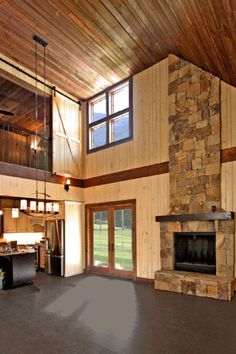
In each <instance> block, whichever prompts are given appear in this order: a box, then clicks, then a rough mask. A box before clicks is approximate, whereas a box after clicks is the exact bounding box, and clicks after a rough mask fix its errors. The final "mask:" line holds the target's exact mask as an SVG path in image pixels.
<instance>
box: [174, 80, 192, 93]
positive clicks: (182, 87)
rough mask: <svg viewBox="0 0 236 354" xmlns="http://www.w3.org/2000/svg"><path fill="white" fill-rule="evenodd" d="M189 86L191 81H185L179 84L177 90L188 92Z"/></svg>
mask: <svg viewBox="0 0 236 354" xmlns="http://www.w3.org/2000/svg"><path fill="white" fill-rule="evenodd" d="M188 87H189V82H183V83H182V84H180V85H179V86H178V88H177V89H176V91H175V92H187V90H188Z"/></svg>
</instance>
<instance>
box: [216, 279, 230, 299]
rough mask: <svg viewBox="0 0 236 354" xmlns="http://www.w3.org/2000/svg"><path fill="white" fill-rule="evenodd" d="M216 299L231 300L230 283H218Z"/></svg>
mask: <svg viewBox="0 0 236 354" xmlns="http://www.w3.org/2000/svg"><path fill="white" fill-rule="evenodd" d="M218 299H220V300H231V289H230V283H227V282H218Z"/></svg>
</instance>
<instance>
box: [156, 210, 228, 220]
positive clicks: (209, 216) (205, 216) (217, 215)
mask: <svg viewBox="0 0 236 354" xmlns="http://www.w3.org/2000/svg"><path fill="white" fill-rule="evenodd" d="M232 219H234V212H232V211H216V212H211V213H200V214H174V215H160V216H156V221H157V222H171V221H206V220H209V221H210V220H232Z"/></svg>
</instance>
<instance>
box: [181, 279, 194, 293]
mask: <svg viewBox="0 0 236 354" xmlns="http://www.w3.org/2000/svg"><path fill="white" fill-rule="evenodd" d="M181 292H182V293H183V294H191V295H195V294H196V282H194V281H189V280H181Z"/></svg>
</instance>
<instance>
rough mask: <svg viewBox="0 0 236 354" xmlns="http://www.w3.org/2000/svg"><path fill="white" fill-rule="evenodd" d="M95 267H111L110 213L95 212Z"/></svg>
mask: <svg viewBox="0 0 236 354" xmlns="http://www.w3.org/2000/svg"><path fill="white" fill-rule="evenodd" d="M93 266H94V267H100V268H108V267H109V232H108V211H94V212H93Z"/></svg>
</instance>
